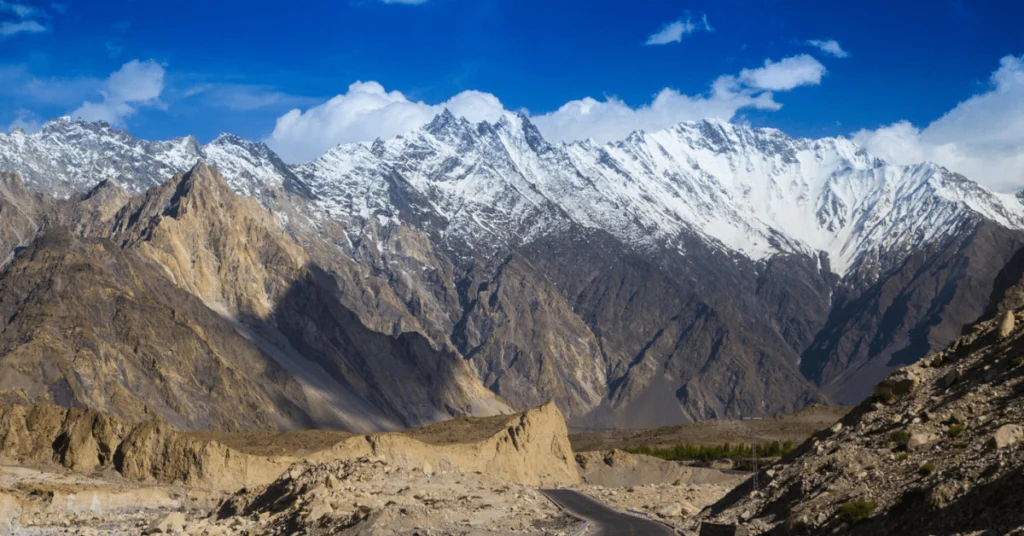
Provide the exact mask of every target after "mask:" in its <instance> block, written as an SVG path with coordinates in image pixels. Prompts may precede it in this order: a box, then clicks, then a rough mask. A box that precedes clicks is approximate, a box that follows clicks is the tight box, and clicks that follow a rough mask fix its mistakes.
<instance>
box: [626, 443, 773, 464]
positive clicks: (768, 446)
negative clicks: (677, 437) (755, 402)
mask: <svg viewBox="0 0 1024 536" xmlns="http://www.w3.org/2000/svg"><path fill="white" fill-rule="evenodd" d="M625 450H626V452H631V453H633V454H646V455H648V456H654V457H655V458H661V459H663V460H705V461H709V460H720V459H722V458H751V457H753V455H754V450H753V448H752V447H751V446H750V445H749V444H738V445H733V444H730V443H722V444H721V445H686V444H681V445H676V446H674V447H667V448H653V449H652V448H650V447H637V448H627V449H625ZM792 450H793V442H792V441H786V442H785V443H780V442H778V441H772V442H771V443H762V444H758V445H757V455H758V456H760V457H765V458H770V457H777V456H782V455H784V454H789V452H790V451H792Z"/></svg>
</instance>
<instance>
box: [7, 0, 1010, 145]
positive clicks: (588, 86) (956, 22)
mask: <svg viewBox="0 0 1024 536" xmlns="http://www.w3.org/2000/svg"><path fill="white" fill-rule="evenodd" d="M9 1H10V0H9ZM21 3H22V4H31V5H33V6H35V7H36V8H38V11H37V14H36V16H34V17H32V20H36V21H38V22H39V23H40V24H42V25H44V26H45V27H46V31H44V32H22V33H17V34H14V35H9V36H7V37H0V66H2V69H3V70H0V83H5V82H6V83H8V84H9V83H11V82H13V83H15V84H22V85H24V84H23V83H24V81H25V80H33V81H34V82H33V84H37V85H38V86H39V87H42V88H48V91H52V92H53V93H54V94H53V95H49V94H46V95H45V96H40V92H18V91H15V90H12V89H11V88H10V87H8V88H6V89H3V90H0V98H2V101H0V127H5V126H6V125H8V124H10V123H11V122H12V121H14V120H15V119H16V118H17V117H19V115H20V116H21V117H22V118H23V119H28V120H35V121H39V120H45V119H49V118H52V117H55V116H58V115H61V114H64V113H68V112H70V111H71V110H73V109H75V108H77V106H78V105H79V104H81V101H83V100H87V99H93V100H95V93H96V91H97V89H96V87H95V86H96V83H95V81H96V80H102V79H103V78H105V77H106V76H108V75H109V74H110V73H111V72H113V71H115V70H117V69H118V68H119V67H120V66H121V65H122V64H124V63H125V62H127V61H129V60H132V59H139V60H146V59H154V60H156V61H157V62H159V63H160V64H161V65H162V66H163V67H164V69H165V70H166V76H165V80H164V89H163V93H162V94H161V97H160V101H161V103H162V104H161V105H158V106H140V107H139V108H138V111H137V112H136V113H134V114H133V115H130V116H127V117H126V118H125V119H124V125H125V126H126V127H127V128H128V130H130V131H131V132H132V133H133V134H135V135H138V136H141V137H146V138H168V137H172V136H179V135H184V134H194V135H196V136H197V137H198V138H199V139H200V140H202V141H208V140H209V139H211V138H212V137H214V136H215V135H216V134H217V133H219V132H222V131H231V132H235V133H238V134H240V135H243V136H247V137H251V138H261V137H263V136H266V135H267V134H269V132H270V131H271V130H272V129H273V128H274V120H275V119H276V118H277V117H278V116H280V115H281V114H282V113H284V112H285V111H287V110H288V109H291V108H293V107H300V108H303V109H304V108H306V107H308V106H310V105H315V104H319V103H321V102H323V101H325V100H327V99H328V98H330V97H332V96H334V95H336V94H338V93H344V92H345V91H346V88H347V87H348V85H349V84H351V83H352V82H354V81H356V80H364V81H365V80H374V81H377V82H380V83H381V84H382V85H383V86H384V87H385V88H387V89H388V90H398V91H401V92H403V93H404V94H405V95H407V96H408V97H409V98H411V99H414V100H423V101H426V102H427V103H432V104H433V103H438V102H442V101H444V100H446V99H448V98H450V97H451V96H452V95H454V94H456V93H458V92H460V91H462V90H465V89H476V90H480V91H485V92H489V93H493V94H494V95H496V96H497V97H498V98H499V99H501V101H502V103H503V104H504V105H505V107H506V108H508V109H520V108H526V109H528V110H530V112H532V113H544V112H549V111H552V110H554V109H556V108H557V107H559V106H560V105H561V104H563V103H565V102H567V101H570V100H573V99H579V98H582V97H586V96H592V97H595V98H602V97H604V96H617V97H619V98H621V99H623V100H624V101H625V102H626V103H628V104H629V105H631V106H638V105H641V104H644V103H647V102H649V101H650V100H651V98H652V96H653V95H654V94H655V93H657V92H658V91H659V90H661V89H662V88H665V87H669V88H674V89H678V90H680V91H681V92H683V93H685V94H690V95H695V94H700V93H703V92H706V91H707V90H708V87H709V84H710V83H711V82H712V81H713V80H714V79H715V78H716V77H718V76H719V75H723V74H736V73H738V72H739V70H740V69H742V68H756V67H759V66H761V65H762V64H763V62H764V60H765V59H773V60H779V59H782V58H784V57H787V56H793V55H796V54H802V53H809V54H812V55H814V57H815V58H817V59H818V60H820V62H821V63H822V64H823V65H824V66H825V67H826V68H827V69H828V74H827V75H826V76H825V77H824V79H823V80H822V81H821V84H820V85H815V86H806V87H798V88H796V89H794V90H792V91H788V92H784V93H779V94H777V95H776V100H777V101H778V102H780V103H781V104H783V108H782V109H781V110H779V111H774V112H768V111H749V110H747V111H743V112H741V115H742V116H743V118H744V119H746V120H749V121H751V122H752V123H754V124H757V125H768V126H775V127H778V128H781V129H782V130H784V131H786V132H788V133H790V134H792V135H801V136H820V135H833V134H848V133H851V132H853V131H856V130H858V129H861V128H874V127H877V126H879V125H882V124H889V123H892V122H895V121H898V120H903V119H905V120H909V121H911V122H912V123H914V124H917V125H920V126H924V125H927V124H928V123H929V122H931V121H933V120H935V119H937V118H939V117H940V116H942V114H943V113H945V112H946V111H948V110H950V109H951V108H953V107H954V106H956V104H957V103H958V102H960V101H963V100H965V99H967V98H969V97H970V96H971V95H974V94H977V93H979V92H982V91H984V90H985V89H986V88H987V87H988V84H989V76H990V75H991V73H992V72H993V71H994V70H995V69H996V68H997V67H998V66H999V59H1000V58H1002V57H1004V56H1006V55H1011V54H1012V55H1020V54H1022V53H1024V31H1022V29H1024V23H1022V22H1021V21H1024V2H1020V1H1002V2H999V1H987V2H967V1H951V0H935V1H929V2H910V1H907V2H894V1H866V2H865V1H858V2H831V1H820V0H819V1H781V0H779V1H769V0H760V1H756V0H750V1H735V2H726V1H667V0H663V1H655V0H650V1H643V0H634V1H629V2H625V1H621V0H618V1H611V0H558V1H555V0H429V1H427V2H426V3H424V4H421V5H398V4H385V3H383V2H381V1H380V0H360V1H351V2H346V1H318V2H314V1H302V0H295V1H292V2H257V1H251V0H250V1H244V2H243V1H216V2H211V1H193V0H181V1H175V2H166V1H148V0H145V1H144V0H135V1H131V0H122V1H108V2H96V1H90V2H84V1H76V0H61V2H59V4H58V5H57V6H53V5H52V4H51V3H49V2H45V3H41V2H28V1H22V2H21ZM687 13H689V14H691V16H693V17H699V16H700V15H702V14H704V15H706V16H707V19H708V22H709V23H710V25H711V26H712V27H713V29H714V31H712V32H695V33H693V34H691V35H687V36H685V37H684V38H683V40H682V42H681V43H672V44H669V45H664V46H644V42H645V40H646V39H647V38H648V36H649V35H651V34H652V33H654V32H656V31H658V30H659V29H660V28H661V27H662V26H663V25H664V24H666V23H668V22H671V21H673V20H676V19H680V18H681V17H685V16H686V14H687ZM0 20H3V19H0ZM6 20H7V21H8V22H14V21H16V20H17V19H16V18H15V16H14V15H13V14H8V16H7V17H6ZM808 39H835V40H837V41H838V42H839V43H840V44H841V45H842V48H843V49H845V50H846V51H847V52H848V53H849V54H850V56H849V57H848V58H842V59H840V58H833V57H830V56H827V55H824V54H821V53H819V51H817V50H815V49H813V48H811V47H808V46H806V45H805V44H804V41H806V40H808ZM90 80H92V81H93V82H94V83H93V84H92V85H90V82H89V81H90ZM202 84H212V85H229V86H230V87H232V88H235V89H237V90H239V91H247V92H249V93H247V94H258V95H260V96H262V97H266V102H265V103H263V105H261V106H256V105H255V104H254V105H252V106H244V108H246V109H244V110H238V109H234V110H233V109H231V108H232V106H227V105H225V103H224V102H223V100H224V99H229V100H230V99H231V98H232V97H231V93H230V92H229V91H226V90H225V92H223V93H220V94H219V95H221V97H220V100H217V99H215V98H210V97H209V95H208V94H207V95H206V97H202V96H201V97H196V96H191V97H186V96H185V95H186V92H188V91H189V89H190V88H194V87H196V86H198V85H202ZM33 87H36V86H33ZM90 93H91V94H90ZM267 95H273V97H272V98H271V97H267ZM261 102H262V101H261ZM235 107H236V108H237V107H238V106H235Z"/></svg>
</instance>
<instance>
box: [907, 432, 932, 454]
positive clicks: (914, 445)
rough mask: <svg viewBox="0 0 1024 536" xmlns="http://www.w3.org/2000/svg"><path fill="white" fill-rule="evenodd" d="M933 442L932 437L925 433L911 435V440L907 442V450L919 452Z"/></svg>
mask: <svg viewBox="0 0 1024 536" xmlns="http://www.w3.org/2000/svg"><path fill="white" fill-rule="evenodd" d="M931 442H932V437H931V436H930V435H928V434H924V433H914V434H910V439H908V440H907V450H917V449H919V448H921V447H923V446H925V445H927V444H928V443H931Z"/></svg>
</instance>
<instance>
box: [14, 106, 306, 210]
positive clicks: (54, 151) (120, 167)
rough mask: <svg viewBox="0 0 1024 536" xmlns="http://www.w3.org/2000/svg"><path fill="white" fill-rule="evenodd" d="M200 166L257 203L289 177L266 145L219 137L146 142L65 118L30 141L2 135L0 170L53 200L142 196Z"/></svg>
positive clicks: (30, 136)
mask: <svg viewBox="0 0 1024 536" xmlns="http://www.w3.org/2000/svg"><path fill="white" fill-rule="evenodd" d="M199 160H204V161H207V162H209V163H211V164H213V165H215V166H216V167H218V168H219V169H220V170H221V172H222V173H223V174H224V176H225V177H228V180H229V182H230V183H231V185H232V188H234V189H235V190H236V191H238V192H239V193H242V194H245V195H257V194H258V193H259V192H260V190H261V188H263V187H266V186H273V185H279V184H280V183H281V182H282V180H283V179H284V176H285V175H286V174H288V173H290V171H289V170H288V167H287V166H286V165H285V164H284V163H283V162H281V160H280V158H278V157H277V155H275V154H274V153H273V151H271V150H270V148H268V147H267V146H266V145H264V144H263V143H255V142H251V141H249V140H245V139H243V138H240V137H238V136H235V135H233V134H222V135H221V136H219V137H218V138H217V139H216V140H214V141H212V142H210V143H209V144H207V145H201V144H200V143H199V142H198V141H197V140H196V139H195V138H193V137H192V136H186V137H183V138H174V139H171V140H167V141H146V140H140V139H137V138H135V137H133V136H132V135H131V134H129V133H127V132H125V131H123V130H119V129H116V128H113V127H111V126H110V125H109V124H107V123H105V122H102V121H96V122H84V121H73V120H72V119H71V118H70V117H67V116H64V117H60V118H58V119H54V120H53V121H49V122H47V123H46V124H44V125H43V127H42V128H41V129H40V130H39V131H38V132H35V133H33V134H26V133H25V132H23V131H12V132H11V133H10V134H0V169H9V170H14V171H18V172H19V173H21V175H22V177H23V179H24V180H25V183H26V185H28V187H29V188H32V189H34V190H38V191H48V192H50V193H53V194H54V195H57V196H59V197H66V196H68V195H71V194H73V193H77V192H85V191H87V190H89V189H90V188H92V187H93V186H94V185H96V184H97V183H99V182H101V181H103V180H107V179H116V180H118V181H119V182H121V183H122V184H123V185H124V186H125V188H126V189H128V191H130V192H135V193H138V192H141V191H144V190H146V189H148V188H150V187H152V186H155V185H157V184H159V183H161V182H163V181H165V180H167V179H168V178H169V177H170V176H172V175H173V174H175V173H180V172H183V171H186V170H188V169H189V168H191V167H192V166H193V165H194V164H195V163H196V162H197V161H199Z"/></svg>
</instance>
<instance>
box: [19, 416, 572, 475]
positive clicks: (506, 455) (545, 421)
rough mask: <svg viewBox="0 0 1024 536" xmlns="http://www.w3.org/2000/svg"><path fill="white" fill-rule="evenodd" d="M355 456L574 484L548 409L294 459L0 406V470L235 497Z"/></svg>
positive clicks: (104, 420) (359, 440) (564, 441)
mask: <svg viewBox="0 0 1024 536" xmlns="http://www.w3.org/2000/svg"><path fill="white" fill-rule="evenodd" d="M360 457H373V458H378V459H383V460H385V461H387V462H388V463H389V464H390V465H392V466H397V467H407V468H417V469H422V470H424V471H426V472H433V471H466V472H481V473H486V474H488V475H491V476H494V477H497V478H500V479H503V480H507V481H510V482H517V483H521V484H526V485H535V486H556V485H564V484H571V483H576V482H579V474H578V472H577V470H576V464H575V461H574V459H573V454H572V449H571V447H570V446H569V438H568V433H567V430H566V427H565V421H564V419H563V418H562V413H561V412H560V411H559V410H558V408H557V406H555V404H554V403H548V404H545V405H543V406H541V407H539V408H535V409H532V410H529V411H525V412H522V413H519V414H516V415H508V416H497V417H488V418H484V419H459V420H457V421H448V422H444V423H438V424H436V425H431V426H427V427H423V428H419V429H413V430H409V431H406V432H393V433H382V434H372V435H357V436H351V437H349V438H346V439H343V440H341V441H339V442H338V443H337V444H335V445H334V446H332V447H329V448H327V449H324V450H321V451H319V452H316V453H313V454H311V455H305V456H302V457H301V458H300V457H298V456H263V455H257V454H249V453H245V452H241V451H239V450H236V449H233V448H229V447H227V446H225V445H223V444H221V443H218V442H216V441H209V440H204V439H200V438H198V437H195V436H192V435H188V434H184V433H181V432H178V431H177V430H175V429H174V428H173V427H171V426H169V425H167V424H164V423H160V422H156V421H151V422H143V423H139V424H128V423H126V422H125V421H122V420H120V419H117V418H115V417H111V416H110V415H107V414H104V413H101V412H97V411H91V410H82V409H77V408H63V407H59V406H52V405H40V406H18V405H5V406H0V460H2V461H4V462H5V463H56V464H59V465H62V466H64V467H66V468H68V469H71V470H74V471H82V472H91V471H95V470H98V469H102V468H104V467H113V468H114V469H116V470H117V471H118V472H119V473H121V475H122V476H124V477H125V478H128V479H132V480H136V481H156V482H162V483H181V484H186V485H189V486H193V487H197V488H205V489H213V490H222V491H234V490H237V489H239V488H243V487H251V486H258V485H265V484H269V483H270V482H273V481H274V479H276V478H277V477H278V476H280V475H281V474H282V473H283V472H284V471H285V470H287V469H288V468H289V467H290V466H291V465H292V464H294V463H297V462H300V461H304V460H305V461H337V460H349V459H355V458H360Z"/></svg>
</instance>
